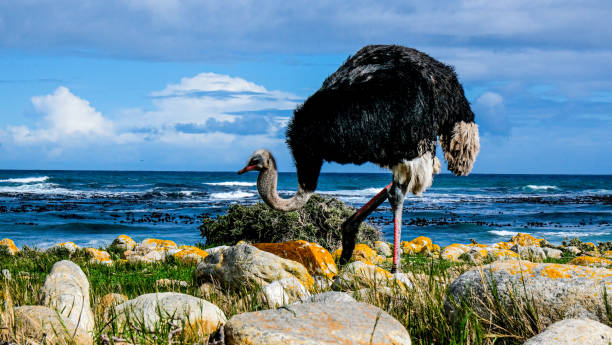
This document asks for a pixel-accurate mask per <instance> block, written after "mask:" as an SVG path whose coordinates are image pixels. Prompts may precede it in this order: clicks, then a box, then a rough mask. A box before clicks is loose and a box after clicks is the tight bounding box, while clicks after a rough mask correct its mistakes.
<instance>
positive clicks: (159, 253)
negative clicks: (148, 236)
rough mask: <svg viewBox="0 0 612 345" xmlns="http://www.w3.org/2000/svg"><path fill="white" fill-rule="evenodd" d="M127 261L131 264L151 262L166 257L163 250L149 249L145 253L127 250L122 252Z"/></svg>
mask: <svg viewBox="0 0 612 345" xmlns="http://www.w3.org/2000/svg"><path fill="white" fill-rule="evenodd" d="M123 254H124V255H125V258H126V260H127V262H129V263H131V264H135V263H152V262H160V261H164V260H165V259H166V254H167V253H166V252H165V251H164V250H158V249H154V250H150V251H149V252H147V253H145V252H142V251H131V250H128V251H126V252H124V253H123Z"/></svg>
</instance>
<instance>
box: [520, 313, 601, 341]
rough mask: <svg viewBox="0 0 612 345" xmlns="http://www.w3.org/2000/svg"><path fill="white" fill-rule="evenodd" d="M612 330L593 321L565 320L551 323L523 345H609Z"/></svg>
mask: <svg viewBox="0 0 612 345" xmlns="http://www.w3.org/2000/svg"><path fill="white" fill-rule="evenodd" d="M611 343H612V328H610V327H608V326H606V325H604V324H602V323H599V322H597V321H593V320H580V319H566V320H561V321H557V322H555V323H553V324H552V325H550V326H549V327H548V328H546V329H545V330H544V331H543V332H542V333H540V334H538V335H536V336H535V337H533V338H530V339H529V340H527V342H525V343H524V344H523V345H552V344H554V345H609V344H611Z"/></svg>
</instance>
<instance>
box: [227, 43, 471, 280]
mask: <svg viewBox="0 0 612 345" xmlns="http://www.w3.org/2000/svg"><path fill="white" fill-rule="evenodd" d="M437 139H438V140H439V142H440V146H441V147H442V150H443V151H444V158H445V160H446V161H447V163H448V170H450V171H452V172H453V173H454V174H455V175H467V174H468V173H469V172H470V171H471V170H472V166H473V164H474V161H475V160H476V156H477V155H478V151H479V149H480V143H479V136H478V126H477V125H476V124H475V123H474V113H473V112H472V110H471V109H470V105H469V103H468V101H467V99H466V98H465V95H464V93H463V87H462V86H461V84H460V83H459V81H458V80H457V76H456V75H455V72H454V70H453V68H452V67H450V66H447V65H445V64H443V63H441V62H439V61H437V60H435V59H433V58H432V57H430V56H428V55H427V54H425V53H422V52H420V51H418V50H415V49H411V48H406V47H402V46H397V45H371V46H366V47H364V48H362V49H361V50H359V51H358V52H357V53H356V54H355V55H354V56H352V57H349V58H348V59H347V60H346V62H345V63H344V64H343V65H342V66H340V68H339V69H338V70H337V71H336V72H334V73H333V74H332V75H330V76H329V77H328V78H327V79H326V80H325V81H324V82H323V85H322V87H321V88H320V89H319V90H318V91H317V92H316V93H315V94H313V95H312V96H310V97H309V98H308V99H307V100H306V101H305V102H304V103H303V104H302V105H300V106H298V107H297V108H296V109H295V111H294V116H293V118H292V119H291V121H290V122H289V124H288V126H287V144H288V146H289V148H290V150H291V153H292V154H293V159H294V162H295V166H296V169H297V179H298V189H297V192H296V193H295V195H294V196H292V197H291V198H289V199H283V198H281V197H280V196H279V195H278V193H277V190H276V186H277V178H278V174H277V169H276V162H275V160H274V157H273V156H272V154H271V153H270V152H269V151H267V150H264V149H260V150H257V151H255V152H254V153H253V155H252V156H251V157H250V159H249V161H248V163H247V165H246V166H245V167H244V168H243V169H241V170H240V171H238V173H239V174H243V173H245V172H247V171H251V170H257V171H259V176H258V178H257V189H258V191H259V194H260V196H261V198H262V199H263V201H264V202H265V203H266V204H267V205H269V206H270V207H271V208H273V209H276V210H280V211H291V210H295V209H298V208H300V207H302V206H303V205H304V204H305V203H306V202H307V201H308V199H309V197H310V196H311V195H312V193H313V192H314V191H315V189H316V187H317V181H318V178H319V173H320V170H321V166H322V164H323V161H328V162H332V161H333V162H338V163H340V164H347V163H353V164H357V165H360V164H363V163H365V162H372V163H375V164H377V165H379V166H381V167H385V168H388V169H390V170H391V172H392V174H393V179H392V182H391V183H390V184H389V185H387V186H386V187H384V188H383V189H382V190H381V191H380V192H379V193H378V194H376V196H374V197H373V198H372V199H371V200H370V201H369V202H368V203H366V204H365V205H364V206H363V207H361V208H360V209H359V210H357V212H355V214H353V215H352V216H351V217H349V218H348V219H347V220H346V221H345V222H344V224H343V225H342V248H343V250H342V256H341V258H340V264H341V265H344V264H346V263H347V262H348V261H349V260H350V258H351V256H352V253H353V249H354V247H355V237H356V234H357V231H358V229H359V225H360V224H361V222H363V220H365V218H366V217H367V216H368V215H369V214H370V213H372V212H373V211H374V210H375V209H376V208H377V207H378V206H379V205H380V204H381V203H382V202H384V201H385V200H386V199H388V200H389V202H390V204H391V207H392V210H393V224H394V243H393V269H392V270H393V271H394V272H395V271H397V270H398V269H399V258H398V247H399V241H400V236H401V224H402V208H403V204H404V197H405V195H406V193H407V192H411V193H413V194H416V195H421V193H422V192H423V191H425V189H426V188H428V187H429V186H431V184H432V181H433V174H434V173H439V171H440V161H439V160H438V159H437V157H436V141H437Z"/></svg>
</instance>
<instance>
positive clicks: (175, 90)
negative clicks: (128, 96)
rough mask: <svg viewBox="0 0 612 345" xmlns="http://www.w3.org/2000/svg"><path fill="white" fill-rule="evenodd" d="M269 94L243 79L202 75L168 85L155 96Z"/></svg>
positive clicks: (154, 94) (208, 74)
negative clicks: (219, 92) (215, 93)
mask: <svg viewBox="0 0 612 345" xmlns="http://www.w3.org/2000/svg"><path fill="white" fill-rule="evenodd" d="M211 91H225V92H260V93H263V92H267V90H266V88H265V87H263V86H260V85H257V84H255V83H252V82H249V81H246V80H244V79H242V78H235V77H230V76H228V75H223V74H216V73H200V74H198V75H196V76H195V77H191V78H188V77H185V78H182V79H181V82H180V83H179V84H168V85H167V86H166V88H165V89H163V90H161V91H157V92H153V93H152V95H153V96H181V95H185V94H188V93H191V92H211Z"/></svg>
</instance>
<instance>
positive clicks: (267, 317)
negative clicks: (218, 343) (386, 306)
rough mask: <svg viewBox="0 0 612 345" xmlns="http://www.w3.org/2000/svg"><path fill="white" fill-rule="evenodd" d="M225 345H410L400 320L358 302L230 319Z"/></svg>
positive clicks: (299, 306) (288, 308) (299, 307)
mask: <svg viewBox="0 0 612 345" xmlns="http://www.w3.org/2000/svg"><path fill="white" fill-rule="evenodd" d="M225 341H226V344H227V345H237V344H249V345H264V344H265V345H288V344H311V345H315V344H317V345H327V344H329V345H331V344H334V345H335V344H380V345H382V344H394V345H400V344H406V345H409V344H410V335H409V334H408V331H406V329H405V328H404V326H402V324H401V323H399V321H397V320H396V319H394V318H393V317H392V316H390V315H389V314H387V313H386V312H384V311H383V310H381V309H379V308H377V307H375V306H373V305H370V304H366V303H360V302H348V303H347V302H329V303H321V302H315V303H301V304H296V305H291V306H286V307H283V308H281V309H276V310H263V311H257V312H252V313H244V314H239V315H235V316H233V317H232V318H231V319H230V320H229V321H228V323H227V324H226V325H225Z"/></svg>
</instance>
